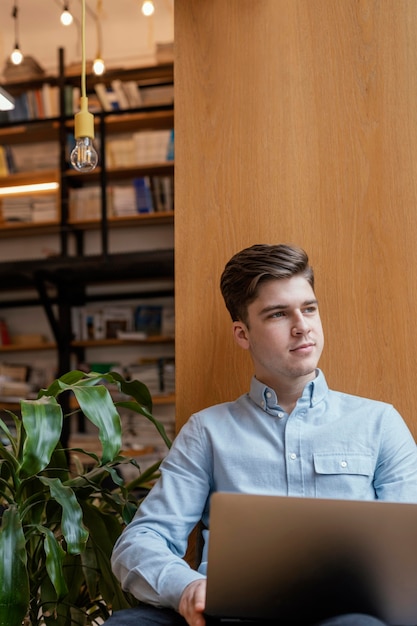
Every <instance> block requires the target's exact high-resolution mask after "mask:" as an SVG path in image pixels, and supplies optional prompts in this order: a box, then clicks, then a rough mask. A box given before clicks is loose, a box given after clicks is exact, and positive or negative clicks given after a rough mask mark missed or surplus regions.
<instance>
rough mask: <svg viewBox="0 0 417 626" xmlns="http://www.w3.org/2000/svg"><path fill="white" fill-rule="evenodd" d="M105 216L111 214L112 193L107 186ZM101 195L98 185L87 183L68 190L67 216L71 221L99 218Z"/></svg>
mask: <svg viewBox="0 0 417 626" xmlns="http://www.w3.org/2000/svg"><path fill="white" fill-rule="evenodd" d="M106 194H107V216H108V217H111V216H112V215H113V208H112V205H113V194H112V190H111V188H107V190H106ZM101 211H102V197H101V188H100V186H99V185H88V186H86V187H78V188H76V189H71V190H70V195H69V216H70V221H72V222H82V221H86V222H88V221H91V220H92V221H94V220H99V219H101V215H102V213H101Z"/></svg>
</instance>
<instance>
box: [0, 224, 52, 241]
mask: <svg viewBox="0 0 417 626" xmlns="http://www.w3.org/2000/svg"><path fill="white" fill-rule="evenodd" d="M60 229H61V225H60V224H59V222H37V223H33V222H2V221H0V239H8V238H12V237H16V236H19V237H30V236H32V235H53V234H56V233H59V232H60Z"/></svg>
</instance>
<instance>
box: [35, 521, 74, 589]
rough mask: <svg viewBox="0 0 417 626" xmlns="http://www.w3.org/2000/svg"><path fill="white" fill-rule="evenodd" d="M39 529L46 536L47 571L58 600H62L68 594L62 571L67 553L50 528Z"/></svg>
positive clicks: (41, 527)
mask: <svg viewBox="0 0 417 626" xmlns="http://www.w3.org/2000/svg"><path fill="white" fill-rule="evenodd" d="M37 529H38V531H39V532H40V533H42V534H43V535H44V536H45V539H44V549H45V555H46V570H47V572H48V575H49V578H50V580H51V582H52V584H53V586H54V589H55V591H56V595H57V597H58V599H59V598H62V597H63V596H64V595H65V594H66V593H68V589H67V585H66V582H65V578H64V572H63V569H62V565H63V563H64V559H65V551H64V550H63V549H62V547H61V545H60V544H59V543H58V541H57V539H56V537H55V535H54V533H53V532H52V531H51V530H49V528H45V526H38V527H37Z"/></svg>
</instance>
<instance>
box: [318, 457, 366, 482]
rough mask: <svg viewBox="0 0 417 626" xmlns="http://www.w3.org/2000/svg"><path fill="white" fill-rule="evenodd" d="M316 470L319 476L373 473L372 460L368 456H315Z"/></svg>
mask: <svg viewBox="0 0 417 626" xmlns="http://www.w3.org/2000/svg"><path fill="white" fill-rule="evenodd" d="M314 469H315V470H316V472H317V473H318V474H361V475H363V476H369V475H370V474H371V473H372V458H371V456H369V455H366V454H351V453H350V454H344V453H343V452H341V453H340V454H335V453H332V454H321V453H316V454H314Z"/></svg>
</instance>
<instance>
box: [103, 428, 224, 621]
mask: <svg viewBox="0 0 417 626" xmlns="http://www.w3.org/2000/svg"><path fill="white" fill-rule="evenodd" d="M211 458H212V455H211V453H210V450H209V446H208V445H207V442H206V441H205V438H204V434H203V432H202V429H201V428H200V426H199V423H198V420H197V418H196V416H192V417H191V418H190V420H189V421H188V422H187V423H186V424H185V425H184V427H183V428H182V430H181V431H180V433H179V434H178V436H177V438H176V439H175V441H174V444H173V446H172V448H171V450H170V452H169V453H168V455H167V457H166V458H165V460H164V461H163V463H162V465H161V477H160V479H159V480H158V482H157V483H156V484H155V486H154V487H153V488H152V489H151V491H150V492H149V494H148V495H147V496H146V498H145V500H144V501H143V502H142V503H141V505H140V507H139V509H138V511H137V513H136V515H135V517H134V519H133V520H132V522H131V523H130V524H129V525H128V526H127V527H126V529H125V530H124V532H123V533H122V535H121V536H120V537H119V539H118V541H117V542H116V544H115V547H114V550H113V555H112V566H113V571H114V573H115V575H116V576H117V578H118V579H119V580H120V581H121V584H122V587H123V589H125V590H126V591H128V592H130V593H131V594H132V595H133V596H135V597H136V598H138V599H139V600H141V601H143V602H147V603H148V604H153V605H155V606H165V607H171V608H174V609H175V610H178V604H179V600H180V597H181V594H182V592H183V590H184V589H185V587H186V586H187V585H188V584H189V583H191V582H192V581H194V580H197V579H201V578H203V577H204V576H203V575H202V574H200V573H198V572H197V571H195V570H193V569H192V568H191V567H190V566H189V565H188V564H187V563H186V562H185V561H184V559H183V557H184V554H185V552H186V549H187V545H188V536H189V534H190V532H191V531H192V529H193V528H194V526H195V525H196V523H197V522H199V521H200V519H201V518H202V517H203V515H204V511H205V508H206V506H207V500H208V495H209V493H210V480H211V479H210V476H211V471H210V466H211Z"/></svg>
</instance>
